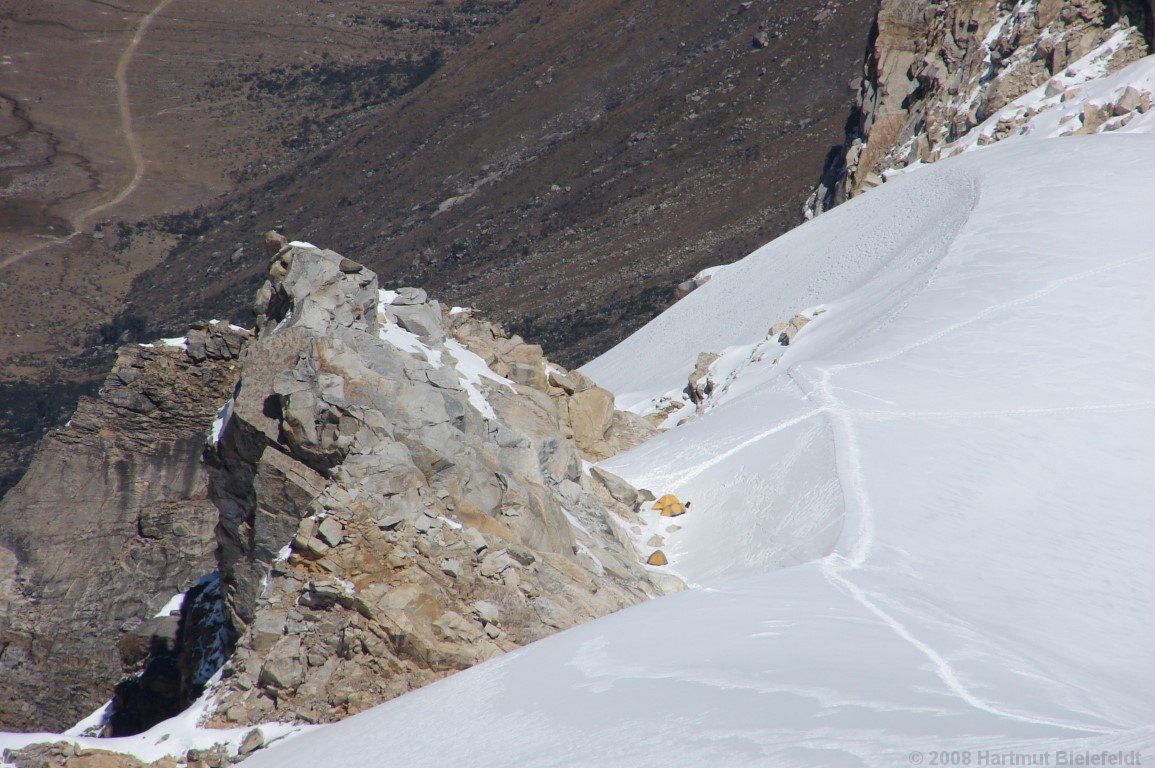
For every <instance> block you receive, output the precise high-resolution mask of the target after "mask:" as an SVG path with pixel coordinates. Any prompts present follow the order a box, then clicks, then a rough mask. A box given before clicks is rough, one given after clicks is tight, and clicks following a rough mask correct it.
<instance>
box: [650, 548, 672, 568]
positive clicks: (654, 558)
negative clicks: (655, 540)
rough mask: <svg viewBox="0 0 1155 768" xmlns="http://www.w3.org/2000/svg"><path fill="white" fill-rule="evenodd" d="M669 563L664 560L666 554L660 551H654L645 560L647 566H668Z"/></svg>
mask: <svg viewBox="0 0 1155 768" xmlns="http://www.w3.org/2000/svg"><path fill="white" fill-rule="evenodd" d="M669 562H670V561H669V560H667V559H666V553H665V552H663V551H662V550H660V549H655V550H654V553H653V554H652V555H650V556H649V558H648V559H647V560H646V564H647V565H668V564H669Z"/></svg>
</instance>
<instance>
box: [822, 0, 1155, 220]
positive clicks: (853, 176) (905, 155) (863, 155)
mask: <svg viewBox="0 0 1155 768" xmlns="http://www.w3.org/2000/svg"><path fill="white" fill-rule="evenodd" d="M1151 15H1152V12H1151V7H1150V4H1149V3H1146V2H1144V0H1070V2H1063V1H1062V0H1038V2H1036V0H1018V1H1017V2H1011V1H1009V0H998V1H997V2H996V1H995V0H961V1H960V2H950V3H945V2H916V1H914V0H883V1H882V5H881V8H880V10H879V12H878V17H877V21H876V23H875V27H874V29H873V30H872V39H871V42H870V47H869V50H868V53H867V59H866V63H865V66H864V68H863V76H862V79H861V84H860V86H859V88H858V95H857V99H856V103H855V108H854V112H853V115H852V117H851V120H850V123H849V127H848V134H847V137H846V143H845V145H844V146H843V148H842V150H841V151H840V152H836V153H834V154H833V155H832V157H831V160H830V161H829V162H828V165H827V168H826V170H825V173H824V174H823V179H822V182H821V183H820V185H819V187H818V188H817V189H816V190H815V193H814V194H813V195H812V196H811V198H810V200H809V202H808V203H807V214H808V215H813V214H816V213H821V212H822V211H823V210H826V209H828V208H830V207H832V206H834V205H837V204H839V203H841V202H843V201H844V200H846V199H848V198H850V197H853V196H854V195H856V194H858V193H860V192H862V191H864V190H867V189H870V188H871V187H874V186H877V185H878V184H880V183H882V182H883V173H884V172H885V171H887V170H890V169H895V168H902V167H905V166H907V165H909V164H911V163H915V162H934V161H935V160H938V159H939V158H941V157H945V156H948V155H949V154H951V153H952V151H954V149H953V147H952V146H951V145H952V144H953V143H954V142H956V141H957V140H958V139H960V138H961V137H963V136H964V135H965V134H966V133H967V132H968V131H970V130H971V129H972V128H974V127H975V126H976V125H978V124H979V123H981V122H982V121H984V120H985V119H986V118H987V117H988V116H990V115H992V114H994V113H995V112H996V111H998V110H999V109H1000V108H1002V107H1003V106H1005V105H1006V104H1008V103H1009V102H1011V101H1013V100H1014V99H1016V98H1018V97H1019V96H1021V95H1023V94H1025V93H1027V92H1028V91H1030V90H1032V89H1034V88H1038V87H1039V86H1041V85H1043V84H1044V83H1047V81H1048V80H1049V79H1050V78H1052V77H1054V76H1056V75H1058V74H1060V73H1063V72H1064V71H1065V70H1066V69H1067V68H1068V67H1069V66H1070V65H1071V64H1072V63H1074V62H1076V61H1077V60H1079V59H1080V58H1082V57H1084V56H1086V55H1087V54H1090V53H1092V52H1093V51H1096V50H1097V49H1101V53H1102V61H1101V62H1099V63H1097V65H1096V67H1097V69H1098V70H1101V71H1103V72H1113V71H1115V70H1118V69H1121V68H1122V67H1124V66H1126V65H1127V64H1129V63H1131V62H1132V61H1135V60H1137V59H1139V58H1141V57H1143V56H1146V55H1147V54H1148V53H1149V35H1150V34H1151V32H1150V30H1151ZM1145 35H1147V36H1148V37H1146V38H1145ZM1008 131H1009V127H1008ZM1008 131H1004V133H1005V132H1008Z"/></svg>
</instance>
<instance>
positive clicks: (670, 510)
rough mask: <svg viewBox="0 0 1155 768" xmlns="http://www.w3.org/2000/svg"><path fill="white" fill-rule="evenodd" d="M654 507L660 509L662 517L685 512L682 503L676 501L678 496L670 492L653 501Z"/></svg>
mask: <svg viewBox="0 0 1155 768" xmlns="http://www.w3.org/2000/svg"><path fill="white" fill-rule="evenodd" d="M654 509H659V510H661V511H662V517H677V516H678V515H684V514H686V508H685V507H684V506H683V505H682V502H680V501H678V497H677V496H675V495H674V494H672V493H667V494H666V495H665V496H663V497H662V498H660V499H658V500H657V501H655V502H654Z"/></svg>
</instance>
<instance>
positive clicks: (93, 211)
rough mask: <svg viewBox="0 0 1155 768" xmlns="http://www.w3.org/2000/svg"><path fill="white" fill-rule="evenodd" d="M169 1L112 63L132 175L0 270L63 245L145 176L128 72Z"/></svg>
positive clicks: (158, 7) (146, 19)
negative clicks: (67, 229) (67, 227)
mask: <svg viewBox="0 0 1155 768" xmlns="http://www.w3.org/2000/svg"><path fill="white" fill-rule="evenodd" d="M172 2H173V0H160V2H158V3H157V4H156V5H155V6H153V8H152V10H150V11H149V12H148V13H146V14H145V15H144V16H142V17H141V19H140V21H139V22H138V23H137V25H136V29H135V31H134V32H133V35H132V39H131V40H129V42H128V45H126V46H125V48H124V50H123V51H121V53H120V56H119V58H117V61H116V71H115V74H114V79H115V81H116V104H117V111H118V113H119V116H120V132H121V134H122V135H123V136H124V143H125V146H126V147H127V148H128V153H129V159H130V161H131V164H132V176H131V177H130V178H129V180H128V182H127V183H126V184H125V185H124V186H123V187H121V188H120V190H118V191H117V193H116V194H115V195H113V196H112V197H111V198H110V199H108V200H106V201H104V202H100V203H97V204H95V205H93V206H91V207H89V208H85V209H82V210H80V211H78V212H76V213H74V214H73V215H72V216H70V217H69V223H70V224H71V226H72V232H71V233H70V234H68V235H66V236H64V237H51V238H48V239H46V240H45V241H44V242H42V243H39V244H38V245H35V246H33V247H31V248H26V249H24V250H23V251H19V252H17V253H15V254H13V255H11V256H9V257H8V258H6V259H4V260H3V261H2V262H0V268H4V267H10V266H12V265H13V264H16V263H17V262H19V261H21V260H23V259H25V258H27V257H28V256H31V255H33V254H35V253H39V252H40V251H42V250H44V249H45V248H49V247H51V246H53V245H63V244H65V243H68V242H71V241H72V240H73V239H74V238H75V237H76V236H77V235H79V234H80V233H81V232H82V231H83V230H84V227H85V225H86V224H87V223H88V222H89V221H90V220H91V219H92V218H93V217H95V216H96V215H98V214H100V213H103V212H104V211H106V210H108V209H110V208H113V207H115V206H117V205H120V204H121V203H123V202H124V201H125V200H127V199H128V198H129V197H130V196H131V195H132V194H133V193H134V192H136V190H137V188H138V187H139V186H140V182H141V181H142V180H143V179H144V173H145V159H144V153H143V152H142V151H141V148H140V137H139V136H138V135H137V133H136V129H135V128H134V126H133V120H132V101H131V99H130V98H129V88H128V70H129V67H130V66H131V65H132V60H133V57H134V56H135V55H136V51H137V49H138V48H139V47H140V43H141V41H142V40H144V36H145V34H147V32H148V29H149V27H150V26H151V24H152V22H153V20H154V19H155V18H156V17H157V16H159V15H160V13H161V12H162V11H164V9H165V8H167V7H168V6H169V5H170V4H171V3H172Z"/></svg>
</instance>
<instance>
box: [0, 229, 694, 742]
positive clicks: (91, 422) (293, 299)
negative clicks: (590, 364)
mask: <svg viewBox="0 0 1155 768" xmlns="http://www.w3.org/2000/svg"><path fill="white" fill-rule="evenodd" d="M266 248H267V250H268V252H269V255H270V264H269V269H268V279H267V280H266V282H265V283H264V284H263V285H262V287H261V288H260V290H259V292H258V295H257V297H256V299H255V303H254V307H253V309H254V313H255V315H256V327H255V329H254V330H253V331H248V330H244V329H241V328H238V327H235V326H230V325H228V324H225V323H216V322H213V323H198V324H197V325H196V326H195V327H194V328H192V329H191V330H190V331H189V333H188V335H187V336H186V337H183V338H179V339H167V340H164V341H163V342H160V343H157V344H149V345H137V344H134V345H129V346H127V347H124V348H122V350H121V352H120V356H119V359H118V362H117V365H116V366H115V367H114V369H113V371H112V373H111V374H110V375H109V378H108V381H107V382H106V384H105V387H104V388H103V389H102V390H101V392H100V396H99V398H97V399H94V400H90V401H85V402H84V403H83V404H82V406H81V407H80V409H78V411H77V414H76V416H75V417H74V419H73V421H72V422H71V423H70V425H69V426H68V427H67V428H64V429H61V430H58V431H56V432H54V433H53V435H52V436H51V438H50V439H49V440H47V441H46V442H45V444H44V445H43V446H42V447H41V449H40V451H39V453H38V455H37V457H36V459H35V461H34V463H33V466H32V468H31V469H30V471H29V472H28V474H27V476H26V477H25V478H24V480H23V481H22V482H21V484H20V486H18V487H17V488H16V489H15V490H14V491H13V493H11V494H9V495H8V496H7V497H6V498H5V499H4V501H3V507H2V508H0V541H2V542H3V543H4V549H3V550H2V551H3V553H4V559H3V564H4V566H5V574H4V575H5V579H6V580H5V581H4V582H3V592H0V596H2V597H3V600H4V602H3V607H4V614H3V623H2V624H0V637H2V638H3V641H4V642H3V646H2V648H3V650H2V652H0V663H3V664H4V669H5V676H4V680H3V682H0V686H3V688H4V698H5V699H7V700H10V701H13V702H16V701H20V702H23V704H22V708H21V709H19V710H18V711H17V710H15V709H13V711H12V712H7V711H6V712H5V713H4V715H5V720H6V722H5V727H8V728H40V729H44V728H56V729H60V728H62V727H66V726H67V725H69V724H71V723H72V722H75V721H76V720H78V719H79V718H80V717H81V716H83V715H84V714H86V713H87V712H88V711H91V710H92V709H94V708H96V707H97V706H99V705H100V704H101V703H102V702H104V701H105V700H107V699H108V698H109V694H110V689H111V687H112V684H113V683H115V682H116V680H117V679H118V678H119V677H121V676H123V675H125V674H127V675H128V677H127V678H125V679H124V680H123V681H122V682H121V683H120V684H119V685H117V687H116V691H115V694H114V695H113V696H112V701H113V703H112V706H111V708H110V709H109V710H107V711H106V713H105V717H104V718H103V719H102V722H101V724H100V725H98V726H96V730H101V729H102V730H103V732H104V733H130V732H136V731H139V730H142V729H144V728H147V727H149V726H150V725H152V724H153V723H154V722H156V721H158V720H160V719H162V718H163V717H167V716H171V715H172V714H175V712H176V711H179V710H180V709H181V708H183V707H185V706H188V705H189V704H190V703H191V702H192V701H193V700H195V699H197V698H198V697H207V704H206V705H205V709H206V711H207V712H208V713H209V716H208V721H209V723H210V724H213V725H219V726H225V725H230V726H231V725H248V724H257V723H260V722H267V721H269V720H295V721H304V722H329V721H333V720H336V719H340V718H342V717H345V716H347V715H349V714H352V713H355V712H358V711H361V710H363V709H365V708H367V707H370V706H372V705H374V704H377V703H380V702H381V701H384V700H386V699H389V698H392V697H394V696H397V695H399V694H401V693H403V692H405V691H408V690H411V689H413V688H416V687H419V686H421V685H425V684H427V683H429V682H432V681H433V680H436V679H438V678H440V677H443V676H444V675H447V674H449V673H451V672H453V671H455V670H458V669H463V668H465V667H468V666H471V665H472V664H475V663H477V662H479V661H482V660H484V659H487V658H491V657H493V656H495V655H498V654H500V653H502V652H505V651H508V650H510V649H512V648H515V647H518V646H520V645H523V644H525V643H528V642H532V641H533V640H536V639H538V638H541V637H543V636H545V635H547V634H550V633H552V632H554V631H556V630H558V629H564V628H566V627H570V626H573V625H576V624H578V623H581V622H584V621H587V620H589V619H592V618H594V617H597V616H600V615H603V614H606V613H609V612H612V611H615V610H618V609H620V608H622V607H625V606H628V605H631V604H634V603H637V602H639V601H641V600H644V599H646V598H647V597H651V596H654V595H658V594H661V593H663V592H667V591H672V590H676V589H680V588H681V586H682V585H681V582H679V581H678V580H677V579H675V578H673V577H669V576H661V575H658V574H656V573H655V572H654V571H652V570H650V569H647V568H646V567H645V566H643V565H642V562H641V557H640V555H639V554H638V552H636V551H635V550H634V548H633V545H632V543H631V539H630V537H629V535H628V534H627V532H626V528H627V527H628V526H630V525H631V524H633V523H635V522H636V512H635V510H636V508H637V506H638V504H639V502H640V501H641V500H642V498H644V494H640V493H639V491H637V490H636V489H634V488H632V487H630V486H629V485H628V484H627V483H625V482H624V481H622V480H620V479H619V478H616V477H614V476H613V475H611V474H609V473H607V472H602V471H590V470H589V469H588V466H589V463H590V462H594V461H598V460H601V459H604V458H607V457H608V456H611V455H613V454H615V453H617V452H619V451H621V450H624V449H627V448H630V447H632V446H634V445H637V444H638V443H640V442H642V441H644V440H645V439H647V438H648V437H649V436H650V435H652V434H653V433H654V431H655V429H654V427H653V426H651V425H650V423H649V422H647V421H645V420H644V419H642V418H641V417H638V416H635V415H633V414H629V413H625V412H621V411H617V410H616V409H615V408H614V400H613V396H612V395H611V394H610V393H609V392H607V391H606V390H604V389H601V388H599V387H597V386H596V385H595V384H594V382H592V381H590V380H589V379H588V378H587V377H585V376H583V375H582V374H580V373H579V372H577V371H567V370H565V369H564V368H561V367H559V366H556V365H554V364H552V363H551V362H550V361H549V360H548V359H546V358H545V357H544V356H543V354H542V351H541V348H540V347H538V346H536V345H533V344H528V343H526V342H525V341H524V340H523V339H521V338H520V337H518V336H512V337H511V336H509V335H508V334H506V332H505V331H504V330H503V329H502V328H501V327H500V326H498V325H496V324H494V323H490V322H488V321H486V320H484V319H482V318H480V317H478V316H477V315H476V314H475V313H474V312H473V311H472V310H470V309H468V308H460V307H453V308H449V307H443V306H442V305H440V304H439V303H438V302H437V301H435V300H432V299H430V298H429V297H428V295H427V294H426V293H425V291H423V290H420V289H416V288H401V289H398V290H382V289H380V287H379V286H378V280H377V276H376V275H375V274H374V273H373V272H372V271H370V270H368V269H366V268H365V267H363V266H362V265H361V264H359V263H357V262H355V261H353V260H351V259H348V258H345V257H343V256H341V255H339V254H337V253H334V252H333V251H329V250H325V249H321V248H316V247H314V246H312V245H310V244H307V243H300V242H294V243H287V242H285V240H284V238H281V237H280V236H278V235H275V234H273V233H270V235H269V236H268V237H267V239H266ZM49 475H52V476H53V477H54V478H55V482H53V481H52V480H50V479H49ZM46 488H54V489H55V490H51V491H50V492H48V491H46V490H45V489H46ZM61 509H67V510H68V514H61V513H60V510H61ZM78 520H79V521H82V522H84V523H85V525H86V526H87V527H86V528H85V530H89V529H91V530H92V531H93V534H92V535H80V536H75V535H73V536H69V537H61V540H60V542H58V543H59V544H60V546H58V547H56V548H55V549H51V550H49V549H45V548H39V545H37V547H31V546H28V547H23V546H21V542H22V541H34V540H39V539H40V538H43V534H44V531H43V530H42V529H44V528H45V526H47V527H49V528H53V527H55V528H63V527H67V528H69V530H72V529H73V528H74V527H75V524H76V521H78ZM96 531H100V532H101V533H100V534H99V535H97V534H96V533H95V532H96ZM178 534H179V535H178ZM49 561H53V562H56V563H57V564H56V565H55V566H54V565H53V562H49ZM61 562H63V563H65V564H64V565H60V563H61ZM127 563H132V564H133V565H132V567H128V565H127ZM110 573H111V574H112V575H111V576H109V574H110ZM78 584H83V585H85V586H84V587H83V589H82V588H81V587H80V586H77V585H78ZM78 590H80V591H81V592H83V595H82V597H83V599H81V600H78V599H77V596H78V594H80V592H78ZM186 590H187V595H186V597H185V599H184V601H183V606H182V607H180V608H179V610H173V611H171V612H167V613H166V611H165V609H162V610H161V613H163V614H164V615H157V616H156V617H155V618H153V614H154V613H155V612H156V611H157V609H158V608H160V607H161V605H162V604H164V603H165V602H166V601H168V600H169V598H170V597H171V596H172V594H173V593H174V592H184V591H186ZM171 604H176V605H179V604H180V601H179V600H177V601H175V602H174V603H171ZM97 618H99V620H97ZM42 646H43V647H42ZM62 651H67V653H68V654H69V656H70V657H71V658H75V659H78V660H81V661H84V662H85V663H87V660H89V659H97V660H100V661H101V663H100V664H97V665H91V668H90V669H89V670H88V671H87V676H81V678H82V679H81V678H77V681H72V682H68V681H66V680H65V679H64V678H63V677H61V676H60V675H63V674H65V673H67V672H68V670H71V669H72V666H68V665H64V664H61V663H60V658H59V656H60V653H61V652H62ZM226 659H227V661H226ZM222 662H224V666H223V669H222V670H221V672H220V674H219V675H217V676H216V677H213V673H214V672H216V671H217V670H218V669H219V668H220V667H221V664H222ZM73 666H75V665H73ZM54 670H59V671H60V675H57V676H56V677H53V676H52V675H53V674H55V671H54ZM41 675H44V676H46V677H44V678H43V679H45V680H47V681H48V685H43V683H41V686H40V687H41V689H42V690H40V692H39V693H37V692H36V691H35V690H34V689H35V688H36V684H35V681H36V679H37V677H38V676H41ZM57 678H59V679H57ZM206 683H207V684H208V691H207V692H206V690H205V686H206ZM62 690H67V691H68V695H67V696H65V697H61V696H60V695H59V694H60V692H61V691H62ZM54 702H55V703H54ZM202 704H205V702H203V701H202ZM10 709H11V707H10Z"/></svg>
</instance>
